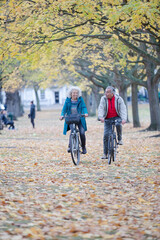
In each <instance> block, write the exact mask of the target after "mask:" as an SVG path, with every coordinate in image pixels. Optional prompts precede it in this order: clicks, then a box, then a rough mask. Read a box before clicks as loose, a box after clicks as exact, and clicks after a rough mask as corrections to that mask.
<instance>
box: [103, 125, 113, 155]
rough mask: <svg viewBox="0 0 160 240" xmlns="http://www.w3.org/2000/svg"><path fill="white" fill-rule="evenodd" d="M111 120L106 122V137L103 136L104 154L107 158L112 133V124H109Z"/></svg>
mask: <svg viewBox="0 0 160 240" xmlns="http://www.w3.org/2000/svg"><path fill="white" fill-rule="evenodd" d="M108 122H109V120H108V121H107V122H104V135H103V154H104V155H105V156H107V154H108V136H109V133H110V131H112V126H111V124H108Z"/></svg>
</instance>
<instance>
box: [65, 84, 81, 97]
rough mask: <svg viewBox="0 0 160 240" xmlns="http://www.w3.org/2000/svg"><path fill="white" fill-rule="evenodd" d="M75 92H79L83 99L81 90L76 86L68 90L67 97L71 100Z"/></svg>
mask: <svg viewBox="0 0 160 240" xmlns="http://www.w3.org/2000/svg"><path fill="white" fill-rule="evenodd" d="M73 90H76V91H78V97H81V96H82V92H81V89H80V88H79V87H76V86H72V87H70V89H69V90H68V93H67V97H68V98H71V97H72V96H71V95H72V91H73Z"/></svg>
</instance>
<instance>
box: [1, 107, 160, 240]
mask: <svg viewBox="0 0 160 240" xmlns="http://www.w3.org/2000/svg"><path fill="white" fill-rule="evenodd" d="M59 114H60V109H54V110H48V111H42V112H37V116H36V121H35V122H36V129H34V130H33V129H32V127H31V124H30V121H29V119H28V118H27V113H25V115H24V117H22V118H19V120H18V121H16V122H15V126H16V129H15V130H8V129H7V128H5V129H4V130H3V131H2V133H1V135H0V239H3V240H8V239H11V240H21V239H40V240H43V239H47V240H50V239H71V240H72V239H118V240H121V239H126V240H129V239H138V240H139V239H140V240H141V239H147V240H152V239H160V231H159V230H160V200H159V199H160V198H159V196H160V195H159V192H160V191H159V190H160V189H159V186H160V184H159V183H160V182H159V178H158V177H159V173H160V169H159V160H160V151H159V150H160V141H159V138H156V137H153V136H154V135H157V134H159V132H146V131H140V130H142V129H145V127H147V126H148V123H146V122H144V124H142V125H143V126H142V128H140V129H137V128H136V129H135V128H133V127H132V123H128V124H125V126H124V127H123V141H124V145H123V146H120V147H119V152H118V155H117V160H116V162H115V163H112V164H111V165H110V166H109V165H108V164H107V161H106V160H101V159H100V157H101V155H102V152H103V151H102V139H103V124H101V123H100V122H98V121H97V120H96V117H89V118H88V119H87V125H88V131H87V133H86V135H87V151H88V153H87V154H86V155H82V156H81V163H80V165H79V166H74V165H73V163H72V161H71V157H70V154H68V153H67V151H66V149H67V145H68V134H67V136H64V135H63V134H62V131H63V124H64V122H62V121H59V120H58V118H59Z"/></svg>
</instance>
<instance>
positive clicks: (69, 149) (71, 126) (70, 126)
mask: <svg viewBox="0 0 160 240" xmlns="http://www.w3.org/2000/svg"><path fill="white" fill-rule="evenodd" d="M69 128H70V130H71V131H70V136H69V144H68V150H67V151H68V152H70V151H71V148H70V147H71V133H72V131H73V124H70V125H69Z"/></svg>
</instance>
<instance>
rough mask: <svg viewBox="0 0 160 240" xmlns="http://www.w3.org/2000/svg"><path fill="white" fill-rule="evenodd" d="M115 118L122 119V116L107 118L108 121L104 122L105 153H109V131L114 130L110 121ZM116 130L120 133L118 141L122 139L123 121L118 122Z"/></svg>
mask: <svg viewBox="0 0 160 240" xmlns="http://www.w3.org/2000/svg"><path fill="white" fill-rule="evenodd" d="M113 119H114V120H116V119H119V120H121V118H120V117H114V118H109V119H107V121H106V122H104V136H103V152H104V154H105V155H107V153H108V136H109V133H110V132H111V131H112V125H111V124H109V121H110V120H113ZM116 130H117V135H118V141H120V140H121V139H122V124H121V123H116Z"/></svg>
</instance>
